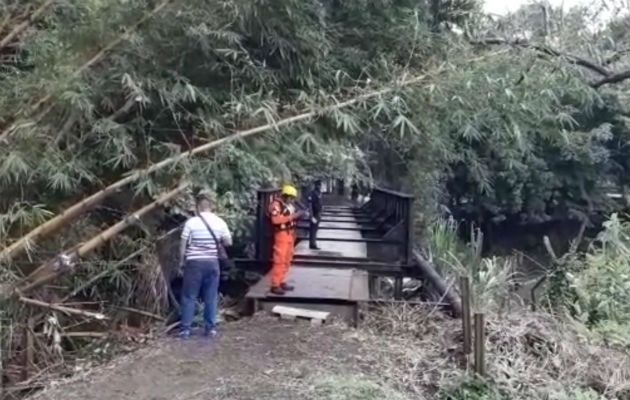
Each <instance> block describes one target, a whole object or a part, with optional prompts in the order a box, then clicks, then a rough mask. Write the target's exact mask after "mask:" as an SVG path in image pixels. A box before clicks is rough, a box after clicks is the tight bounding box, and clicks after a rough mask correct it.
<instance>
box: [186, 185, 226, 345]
mask: <svg viewBox="0 0 630 400" xmlns="http://www.w3.org/2000/svg"><path fill="white" fill-rule="evenodd" d="M196 208H197V210H196V212H197V216H195V217H192V218H190V219H189V220H188V221H186V224H185V225H184V229H183V231H182V236H181V244H180V266H181V268H183V272H184V278H183V283H182V295H181V304H180V312H181V321H180V332H179V335H180V337H181V338H182V339H187V338H188V337H189V336H190V329H191V325H192V322H193V318H194V315H195V305H196V304H197V298H198V297H199V293H201V297H202V299H203V303H204V313H203V318H204V321H205V331H204V333H205V335H206V336H215V335H216V333H217V332H216V328H217V308H218V304H217V301H218V295H219V278H220V276H221V268H220V266H219V247H220V246H224V247H229V246H231V245H232V236H231V234H230V231H229V229H228V226H227V224H226V223H225V221H224V220H223V219H222V218H221V217H219V216H218V215H216V214H215V213H213V212H212V211H211V207H210V199H208V198H207V197H206V196H203V195H201V196H198V197H197V199H196Z"/></svg>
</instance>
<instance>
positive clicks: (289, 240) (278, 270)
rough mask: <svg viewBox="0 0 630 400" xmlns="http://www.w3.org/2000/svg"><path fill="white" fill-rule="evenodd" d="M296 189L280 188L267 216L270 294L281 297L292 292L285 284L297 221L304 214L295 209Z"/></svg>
mask: <svg viewBox="0 0 630 400" xmlns="http://www.w3.org/2000/svg"><path fill="white" fill-rule="evenodd" d="M296 199H297V189H296V188H295V187H293V186H291V185H285V186H284V187H283V188H282V192H281V195H280V196H279V197H276V198H275V199H274V200H273V201H272V202H271V204H270V205H269V215H270V217H271V224H272V226H273V265H272V267H271V289H270V292H271V293H273V294H277V295H283V294H285V293H286V292H288V291H291V290H293V287H292V286H291V285H289V284H287V282H286V280H287V275H288V273H289V267H290V266H291V262H292V261H293V249H294V246H295V240H296V238H297V221H298V219H300V218H302V217H303V216H304V214H305V212H304V211H298V210H297V209H296V207H295V204H294V203H295V200H296Z"/></svg>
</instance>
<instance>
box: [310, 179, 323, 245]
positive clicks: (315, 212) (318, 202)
mask: <svg viewBox="0 0 630 400" xmlns="http://www.w3.org/2000/svg"><path fill="white" fill-rule="evenodd" d="M308 203H309V206H310V211H311V219H310V224H309V228H310V229H309V230H310V232H309V236H308V239H309V247H310V248H311V249H313V250H319V247H317V229H318V228H319V221H320V219H321V215H322V182H321V181H320V180H317V181H315V183H314V185H313V190H311V192H310V193H309V195H308Z"/></svg>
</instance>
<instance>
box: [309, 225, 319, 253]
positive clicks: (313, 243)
mask: <svg viewBox="0 0 630 400" xmlns="http://www.w3.org/2000/svg"><path fill="white" fill-rule="evenodd" d="M318 229H319V218H317V222H316V223H313V221H312V220H311V221H310V224H309V233H308V243H309V247H311V248H313V247H317V230H318Z"/></svg>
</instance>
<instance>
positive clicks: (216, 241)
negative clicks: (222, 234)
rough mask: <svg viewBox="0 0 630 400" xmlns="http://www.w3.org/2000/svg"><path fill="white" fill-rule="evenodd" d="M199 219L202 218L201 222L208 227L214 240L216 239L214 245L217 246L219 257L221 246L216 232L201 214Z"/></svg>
mask: <svg viewBox="0 0 630 400" xmlns="http://www.w3.org/2000/svg"><path fill="white" fill-rule="evenodd" d="M199 218H201V221H202V222H203V224H204V225H205V226H206V229H207V230H208V232H210V235H212V239H214V243H215V245H216V246H217V255H218V254H219V246H220V243H219V240H217V237H216V236H215V234H214V232H213V231H212V229H211V228H210V225H209V224H208V222H207V221H206V219H205V218H204V217H202V216H201V213H199Z"/></svg>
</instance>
